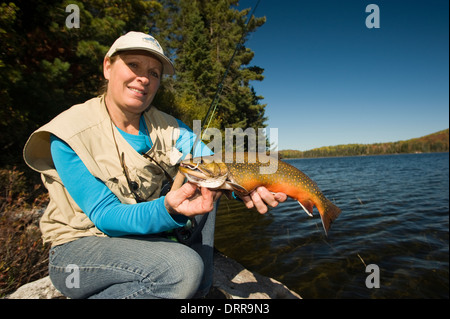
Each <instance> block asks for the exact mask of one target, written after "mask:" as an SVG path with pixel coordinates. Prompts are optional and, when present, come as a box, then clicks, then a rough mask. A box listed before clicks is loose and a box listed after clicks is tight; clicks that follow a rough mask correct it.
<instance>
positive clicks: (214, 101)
mask: <svg viewBox="0 0 450 319" xmlns="http://www.w3.org/2000/svg"><path fill="white" fill-rule="evenodd" d="M260 1H261V0H258V2H257V3H256V5H255V7H254V8H253V9H252V12H251V13H250V15H249V16H248V18H247V22H246V23H245V27H244V30H243V32H242V35H241V38H240V39H239V41H238V42H237V43H236V47H235V48H234V52H233V55H232V56H231V58H230V61H228V65H227V68H226V69H225V72H224V74H223V76H222V80H221V81H220V82H219V84H218V85H217V90H216V94H215V95H214V98H213V99H212V101H211V105H210V106H209V108H208V111H207V112H206V115H205V118H204V119H203V121H202V127H201V129H200V134H199V135H197V137H196V139H195V142H194V145H193V146H192V149H191V154H192V156H193V157H194V150H195V147H196V146H197V144H198V143H199V142H200V140H203V138H202V137H201V136H202V134H203V133H204V132H206V130H207V129H208V128H209V125H210V124H211V121H212V119H213V117H214V113H215V112H216V109H217V106H218V105H219V100H220V96H221V94H222V90H223V83H224V82H225V79H226V77H227V75H228V72H229V71H230V69H231V64H232V63H233V60H234V57H235V56H236V53H237V52H238V51H239V50H240V49H241V47H242V45H243V43H242V40H243V39H244V37H245V35H246V33H247V30H248V26H249V24H250V20H251V18H252V16H253V15H254V13H255V11H256V8H257V7H258V4H259V2H260ZM211 112H212V113H211ZM210 114H211V116H210ZM208 118H209V121H208V124H207V125H206V127H205V123H206V121H207V120H208Z"/></svg>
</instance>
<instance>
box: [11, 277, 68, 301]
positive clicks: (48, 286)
mask: <svg viewBox="0 0 450 319" xmlns="http://www.w3.org/2000/svg"><path fill="white" fill-rule="evenodd" d="M61 298H65V297H64V296H63V295H62V294H61V293H60V292H59V291H58V290H56V288H55V287H54V286H53V284H52V282H51V281H50V277H49V276H47V277H44V278H41V279H39V280H36V281H33V282H30V283H28V284H25V285H23V286H21V287H19V289H17V290H16V291H15V292H13V293H12V294H10V295H9V296H7V297H6V299H61Z"/></svg>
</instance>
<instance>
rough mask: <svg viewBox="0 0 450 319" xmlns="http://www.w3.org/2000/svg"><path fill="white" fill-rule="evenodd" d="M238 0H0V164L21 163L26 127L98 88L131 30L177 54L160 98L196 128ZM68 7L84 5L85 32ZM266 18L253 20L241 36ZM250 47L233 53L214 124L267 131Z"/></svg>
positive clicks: (221, 66) (228, 48)
mask: <svg viewBox="0 0 450 319" xmlns="http://www.w3.org/2000/svg"><path fill="white" fill-rule="evenodd" d="M238 3H239V1H238V0H219V1H207V0H162V1H144V0H130V1H122V0H109V1H103V0H89V1H74V0H51V1H48V0H47V1H43V0H27V1H25V0H16V1H10V2H6V3H2V4H1V6H0V46H1V50H2V55H1V56H0V150H1V152H0V167H4V166H5V164H11V165H14V164H19V163H20V162H22V160H21V151H22V148H23V145H24V143H25V141H26V139H27V137H28V136H29V135H30V133H31V132H32V131H33V130H35V129H36V128H37V127H39V126H41V125H43V124H45V123H46V122H48V121H49V120H50V119H51V118H53V117H54V116H56V115H57V114H58V113H60V112H62V111H63V110H65V109H67V108H68V107H70V106H71V105H73V104H76V103H80V102H83V101H85V100H87V99H89V98H91V97H93V96H96V95H97V94H98V93H99V89H100V88H101V86H102V84H103V73H102V62H103V58H104V55H105V53H106V52H107V50H108V48H109V47H110V45H111V44H112V43H113V41H114V40H115V39H116V38H117V37H119V36H120V35H122V34H124V33H126V32H128V31H131V30H134V31H143V32H148V33H151V34H153V35H154V36H155V37H156V38H157V39H158V40H159V42H160V43H161V45H162V46H163V47H164V48H165V51H166V53H167V54H168V55H169V56H170V57H171V58H172V59H173V60H174V62H175V67H176V69H177V75H176V76H175V77H172V78H167V79H164V81H163V83H162V87H161V89H160V92H159V94H158V96H157V98H156V99H155V101H154V104H155V105H156V106H157V107H158V108H160V109H162V110H163V111H166V112H168V113H170V114H173V115H174V116H176V117H179V118H180V119H182V120H183V121H184V122H185V123H186V124H188V125H190V126H191V125H192V121H193V120H195V119H198V120H201V119H203V117H204V116H205V114H206V111H207V109H208V107H209V105H210V104H211V101H212V99H213V96H214V94H215V92H216V88H217V85H218V84H219V82H220V80H221V78H222V76H223V74H224V72H225V69H226V66H227V64H228V61H229V59H230V58H231V56H232V54H233V51H234V48H235V46H236V44H237V42H238V41H239V39H240V38H241V36H242V35H243V33H244V24H245V21H246V15H247V14H248V12H249V9H245V10H242V11H239V10H237V9H236V8H237V6H238ZM68 4H75V5H77V6H78V7H79V10H80V28H72V29H70V28H68V27H67V26H66V18H67V17H68V16H69V14H71V12H66V11H65V9H66V6H67V5H68ZM264 22H265V18H256V19H252V22H251V23H250V25H249V29H248V31H247V32H246V33H245V34H244V39H245V38H246V37H248V35H249V34H250V33H251V32H254V31H255V30H256V29H257V27H259V26H261V25H262V24H264ZM253 55H254V54H253V52H252V51H251V50H250V49H248V48H245V46H244V45H242V46H241V47H240V49H239V51H238V52H237V54H236V57H235V59H234V63H233V64H232V66H231V70H230V72H229V75H228V76H227V78H226V80H225V83H224V90H223V94H222V97H221V100H220V104H219V111H218V114H216V117H215V118H214V121H213V125H214V126H215V127H218V128H221V129H223V128H225V127H242V128H243V129H245V128H246V127H264V126H265V124H264V122H265V120H266V118H265V117H264V108H265V105H261V104H260V103H259V101H260V100H261V97H259V96H257V95H256V93H255V92H254V90H253V88H252V87H251V86H250V81H253V80H258V81H261V80H262V79H263V76H262V73H263V69H262V68H260V67H257V66H251V65H250V63H251V60H252V58H253Z"/></svg>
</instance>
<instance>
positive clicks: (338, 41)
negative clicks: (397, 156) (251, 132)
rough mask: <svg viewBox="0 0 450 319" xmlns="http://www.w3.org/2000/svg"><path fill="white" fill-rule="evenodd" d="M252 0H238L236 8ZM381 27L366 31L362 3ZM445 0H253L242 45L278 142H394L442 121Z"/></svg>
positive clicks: (290, 145) (307, 145) (445, 106)
mask: <svg viewBox="0 0 450 319" xmlns="http://www.w3.org/2000/svg"><path fill="white" fill-rule="evenodd" d="M256 3H257V0H241V1H240V6H239V7H240V9H242V8H248V7H253V6H254V5H255V4H256ZM371 3H374V4H377V5H378V7H379V9H380V28H379V29H368V28H367V27H366V24H365V21H366V17H367V16H368V15H369V14H370V13H366V12H365V9H366V6H367V5H368V4H371ZM448 12H449V1H448V0H427V1H422V0H420V1H407V0H388V1H380V0H368V1H362V0H342V1H336V0H334V1H332V0H305V1H302V0H299V1H274V0H261V1H260V3H259V6H258V7H257V10H256V16H258V17H261V16H266V18H267V22H266V23H265V24H264V25H263V26H262V27H260V28H259V29H258V30H257V31H256V32H254V33H253V34H252V35H251V36H250V37H249V39H248V40H247V42H246V46H247V47H248V48H250V49H252V50H253V51H254V52H255V57H254V59H253V61H252V64H253V65H257V66H260V67H262V68H264V69H265V72H264V75H265V79H264V81H262V82H253V83H252V85H253V86H254V87H255V90H256V93H257V94H258V95H262V96H264V100H263V101H262V103H265V104H267V107H266V115H267V117H268V122H267V124H268V125H269V127H271V128H278V147H279V149H280V150H281V149H297V150H308V149H312V148H315V147H321V146H329V145H338V144H349V143H361V144H367V143H377V142H393V141H397V140H405V139H409V138H414V137H420V136H423V135H426V134H430V133H433V132H436V131H439V130H442V129H446V128H448V127H449V89H448V87H449V40H448V38H449V20H448V15H449V13H448Z"/></svg>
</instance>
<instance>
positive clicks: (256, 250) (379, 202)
mask: <svg viewBox="0 0 450 319" xmlns="http://www.w3.org/2000/svg"><path fill="white" fill-rule="evenodd" d="M285 161H286V162H288V163H290V164H291V165H293V166H295V167H297V168H299V169H300V170H301V171H303V172H304V173H306V174H307V175H308V176H309V177H310V178H311V179H313V180H314V181H315V182H316V183H317V184H318V186H319V188H320V189H321V190H322V192H323V193H324V195H325V196H326V197H327V198H328V199H330V200H331V201H333V202H334V203H335V204H336V205H337V206H339V207H340V208H341V209H342V213H341V215H340V216H339V218H338V219H337V220H336V221H335V222H334V223H333V225H332V226H331V230H330V232H329V236H328V237H326V236H325V232H324V230H323V227H322V224H321V220H320V217H319V214H318V212H317V209H315V211H314V213H315V214H314V215H315V216H314V217H312V218H311V217H309V216H308V215H306V214H305V213H304V212H303V210H302V209H301V207H300V205H299V204H298V203H297V201H294V200H291V199H288V201H286V202H284V203H281V204H280V205H279V206H278V207H276V208H273V209H271V210H270V211H269V212H268V213H267V214H265V215H260V214H258V213H257V212H256V211H253V210H250V211H249V210H247V209H246V208H245V206H244V205H243V204H242V203H241V202H239V201H235V200H234V201H233V200H227V199H226V198H225V197H223V199H222V200H221V203H220V208H219V212H218V215H217V223H216V247H217V248H218V249H219V250H220V251H222V252H223V253H224V254H226V255H228V256H229V257H231V258H234V259H236V260H237V261H239V262H240V263H241V264H242V265H244V266H245V267H247V268H248V269H250V270H252V271H256V272H258V273H260V274H263V275H265V276H269V277H272V278H275V279H277V280H279V281H281V282H282V283H284V284H285V285H286V286H288V287H289V288H290V289H292V290H294V291H296V292H297V293H299V294H300V295H301V296H302V297H303V298H307V299H308V298H449V155H448V153H432V154H402V155H386V156H360V157H337V158H317V159H293V160H285ZM370 264H375V265H376V266H378V269H379V272H378V274H379V277H378V278H379V284H380V287H379V288H368V287H367V286H366V279H367V277H368V276H371V277H370V280H369V282H372V283H374V282H375V279H374V278H373V276H375V275H376V272H371V271H369V270H367V271H368V272H366V266H368V265H370Z"/></svg>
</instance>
